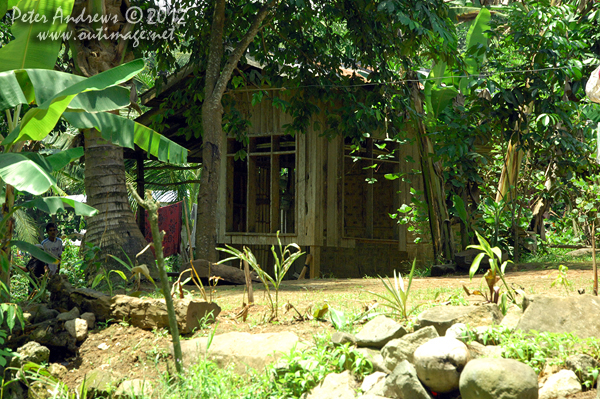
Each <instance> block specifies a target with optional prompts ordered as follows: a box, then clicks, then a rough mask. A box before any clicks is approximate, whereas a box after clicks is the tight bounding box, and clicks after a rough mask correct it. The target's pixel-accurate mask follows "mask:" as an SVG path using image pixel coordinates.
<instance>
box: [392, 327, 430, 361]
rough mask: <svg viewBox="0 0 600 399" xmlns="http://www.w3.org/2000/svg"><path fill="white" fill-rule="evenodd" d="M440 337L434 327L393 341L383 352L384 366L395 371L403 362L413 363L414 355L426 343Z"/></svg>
mask: <svg viewBox="0 0 600 399" xmlns="http://www.w3.org/2000/svg"><path fill="white" fill-rule="evenodd" d="M438 336H439V335H438V333H437V331H436V330H435V328H434V327H433V326H428V327H425V328H422V329H420V330H417V331H415V332H414V333H411V334H407V335H405V336H404V337H402V338H398V339H393V340H391V341H390V342H388V343H387V344H386V345H385V346H384V347H383V349H382V350H381V355H382V356H383V361H384V365H385V367H386V368H387V369H388V370H394V369H395V368H396V365H398V363H400V362H402V361H403V360H408V361H409V362H411V363H412V362H413V354H414V353H415V351H416V350H417V348H418V347H419V346H421V345H423V344H424V343H425V342H427V341H429V340H431V339H433V338H437V337H438Z"/></svg>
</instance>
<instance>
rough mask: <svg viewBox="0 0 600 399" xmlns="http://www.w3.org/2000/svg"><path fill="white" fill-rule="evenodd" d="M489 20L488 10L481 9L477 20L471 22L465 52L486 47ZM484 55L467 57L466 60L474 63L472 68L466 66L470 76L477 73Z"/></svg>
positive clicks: (490, 15)
mask: <svg viewBox="0 0 600 399" xmlns="http://www.w3.org/2000/svg"><path fill="white" fill-rule="evenodd" d="M491 18H492V14H491V13H490V10H488V9H487V8H482V9H481V10H480V11H479V14H478V15H477V18H475V21H473V24H472V25H471V27H470V28H469V32H468V33H467V43H466V47H467V52H468V51H469V50H472V48H473V47H476V46H483V47H487V43H488V35H489V34H488V33H486V32H487V31H489V30H490V29H491V27H490V20H491ZM484 54H485V53H482V54H481V55H472V54H471V55H469V57H467V58H469V59H471V60H474V61H475V63H474V64H475V65H474V66H473V64H471V65H468V64H467V65H468V67H467V72H469V73H470V74H472V75H473V74H477V73H479V66H481V64H482V63H483V57H484Z"/></svg>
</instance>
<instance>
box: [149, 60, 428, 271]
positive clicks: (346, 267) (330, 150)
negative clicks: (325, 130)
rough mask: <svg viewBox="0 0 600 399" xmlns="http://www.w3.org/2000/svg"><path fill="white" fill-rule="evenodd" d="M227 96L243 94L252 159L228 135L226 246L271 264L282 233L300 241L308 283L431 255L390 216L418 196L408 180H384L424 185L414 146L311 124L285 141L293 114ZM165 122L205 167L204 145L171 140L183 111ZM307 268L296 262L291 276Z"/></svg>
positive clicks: (153, 97)
mask: <svg viewBox="0 0 600 399" xmlns="http://www.w3.org/2000/svg"><path fill="white" fill-rule="evenodd" d="M191 73H192V71H191V70H190V71H188V72H186V71H183V72H182V73H180V74H179V76H178V78H177V79H173V80H172V81H170V82H169V83H167V84H166V85H165V86H163V88H162V91H161V92H160V93H156V92H150V93H147V94H146V95H145V96H143V97H142V100H143V102H144V105H146V106H149V107H151V108H152V109H151V110H150V111H148V112H147V113H146V114H144V115H142V116H141V117H140V118H139V119H138V121H140V122H142V123H145V124H148V123H149V122H150V120H151V118H152V116H153V115H155V114H156V113H158V112H161V111H160V110H159V108H158V107H159V105H160V103H161V101H162V100H163V99H164V98H166V96H168V95H169V94H170V93H172V92H173V91H174V90H178V89H179V88H180V87H181V84H182V82H185V79H186V78H187V77H188V76H189V75H190V74H191ZM226 95H229V96H231V95H233V96H236V98H235V100H236V109H237V110H238V111H240V112H241V113H242V115H244V117H245V118H246V119H247V120H249V121H250V127H249V129H248V136H249V145H248V147H247V148H245V150H246V152H247V156H246V157H245V159H239V157H236V156H235V154H236V153H237V152H238V151H239V150H240V149H242V144H241V143H240V142H238V141H236V139H235V138H234V137H228V139H227V153H226V156H224V157H223V158H222V163H223V164H222V168H221V171H222V172H221V173H222V176H221V182H222V184H221V185H220V192H219V193H217V195H218V203H219V216H218V217H219V221H218V223H219V227H218V240H219V244H228V245H232V246H236V247H241V246H248V247H250V248H251V250H252V251H253V253H254V254H255V255H256V257H257V259H258V260H259V263H260V264H261V265H265V264H267V265H271V264H272V260H270V259H269V257H272V255H271V249H270V248H271V246H272V245H277V232H278V231H279V232H280V233H279V238H280V239H281V241H282V243H283V244H284V245H285V244H288V243H292V242H294V243H297V244H298V245H300V246H301V247H302V249H303V250H304V251H307V252H309V253H310V254H312V255H313V258H314V261H313V264H312V267H311V268H310V277H311V278H314V277H319V276H322V277H332V276H335V277H348V278H349V277H364V276H377V275H391V274H392V271H393V270H394V269H397V270H403V271H405V270H406V267H407V265H408V261H409V260H412V259H413V258H415V257H417V258H420V259H424V258H430V257H431V252H432V250H431V246H430V245H429V244H427V243H422V244H414V243H413V238H412V236H411V235H410V234H409V233H408V232H407V228H406V226H405V225H399V224H398V223H397V222H396V220H393V219H392V218H391V217H390V216H389V214H392V213H396V211H397V209H398V208H399V207H400V206H401V205H402V204H404V203H407V204H409V203H410V200H411V198H410V194H409V185H408V184H407V183H405V182H402V180H401V179H396V180H388V179H386V178H385V177H384V175H386V174H391V173H397V172H401V173H405V174H406V176H411V175H412V176H413V178H412V186H413V187H415V188H417V189H421V187H422V180H421V176H420V175H418V176H415V175H414V173H413V171H414V170H419V169H420V164H419V155H418V150H417V147H416V145H414V144H400V143H398V142H396V141H393V140H389V139H386V138H385V133H380V134H377V133H376V132H365V133H370V137H368V138H366V139H365V140H364V142H362V143H361V145H360V146H359V147H354V148H353V146H352V143H351V142H349V141H348V140H347V139H344V135H343V132H340V134H339V135H338V136H336V137H335V138H333V139H332V140H328V139H327V138H325V137H322V136H321V132H319V131H315V130H312V129H311V128H309V130H308V131H307V132H306V133H305V134H300V133H299V134H296V135H295V136H291V135H286V134H285V129H284V125H286V124H289V123H291V122H292V118H291V116H289V115H288V114H286V113H284V112H283V111H281V109H279V108H275V107H273V106H272V105H271V103H270V101H262V102H261V103H259V104H256V105H255V106H253V105H252V103H251V93H249V92H248V91H240V92H233V93H227V94H226ZM320 108H321V111H322V112H321V113H320V114H319V115H317V116H316V117H315V118H314V119H315V121H319V122H320V125H321V126H325V115H326V112H327V109H326V107H324V106H322V105H321V106H320ZM225 112H227V111H225ZM313 122H314V121H313ZM166 123H167V124H168V125H169V129H167V130H165V131H163V134H165V135H167V136H168V137H169V138H171V139H173V140H175V141H178V142H179V143H180V144H182V145H183V146H185V147H187V148H189V149H190V160H191V161H199V159H198V156H199V154H200V151H199V150H200V146H201V143H200V142H199V140H192V141H185V139H184V138H183V137H177V136H174V135H173V133H174V132H175V131H176V130H177V129H178V128H179V127H181V126H183V124H185V123H186V122H185V118H184V117H183V112H178V113H176V114H175V115H173V116H171V117H170V118H169V120H167V121H166ZM310 126H314V123H311V124H310ZM411 160H412V162H411ZM424 238H427V237H424ZM425 241H426V240H425ZM301 261H302V259H301ZM302 266H303V263H302V262H300V264H298V265H295V266H294V269H293V270H291V271H290V274H293V273H295V272H296V273H297V272H299V271H300V269H301V268H302Z"/></svg>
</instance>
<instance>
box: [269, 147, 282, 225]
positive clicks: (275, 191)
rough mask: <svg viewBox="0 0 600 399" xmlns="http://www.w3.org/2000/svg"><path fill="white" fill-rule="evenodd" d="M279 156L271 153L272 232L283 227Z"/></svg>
mask: <svg viewBox="0 0 600 399" xmlns="http://www.w3.org/2000/svg"><path fill="white" fill-rule="evenodd" d="M279 170H280V167H279V156H277V155H271V207H270V208H271V209H270V211H271V218H270V219H271V233H276V232H277V231H279V230H280V228H281V222H280V215H281V212H280V210H279V193H280V191H279Z"/></svg>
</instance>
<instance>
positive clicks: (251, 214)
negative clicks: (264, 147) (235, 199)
mask: <svg viewBox="0 0 600 399" xmlns="http://www.w3.org/2000/svg"><path fill="white" fill-rule="evenodd" d="M256 171H257V167H256V158H254V157H248V183H247V184H248V189H247V191H246V192H247V193H248V208H247V211H246V226H248V229H247V230H248V231H249V232H255V231H256V186H257V181H256V179H257V177H258V176H257V173H256Z"/></svg>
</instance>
